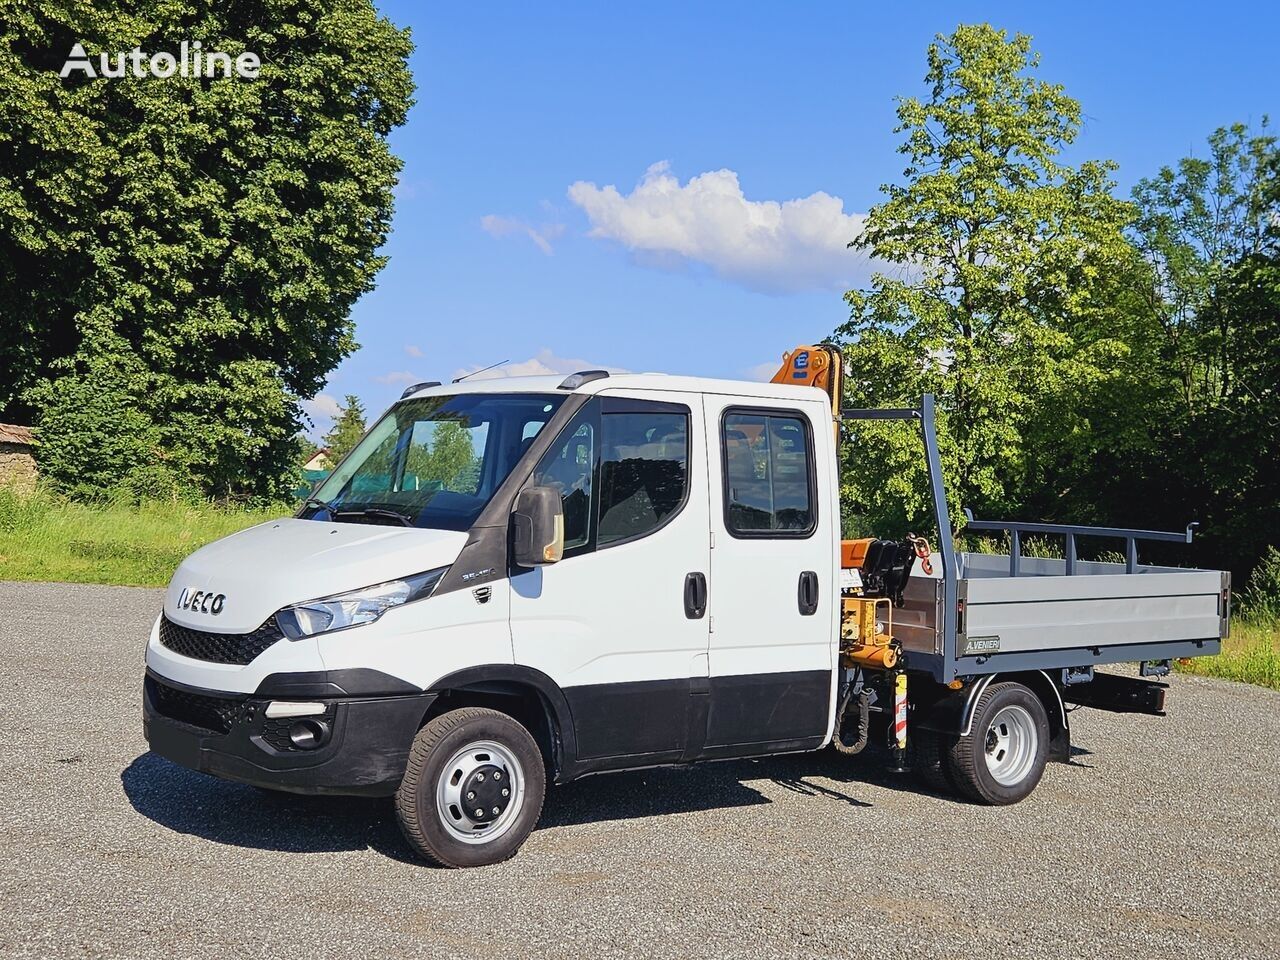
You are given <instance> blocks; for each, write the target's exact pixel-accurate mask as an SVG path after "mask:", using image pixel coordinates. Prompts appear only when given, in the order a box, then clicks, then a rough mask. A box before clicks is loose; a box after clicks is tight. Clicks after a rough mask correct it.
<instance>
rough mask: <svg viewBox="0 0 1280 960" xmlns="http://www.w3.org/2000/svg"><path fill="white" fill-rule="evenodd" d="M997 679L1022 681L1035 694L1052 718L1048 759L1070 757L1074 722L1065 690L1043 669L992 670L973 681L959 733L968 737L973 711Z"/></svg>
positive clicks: (1066, 758) (1065, 759)
mask: <svg viewBox="0 0 1280 960" xmlns="http://www.w3.org/2000/svg"><path fill="white" fill-rule="evenodd" d="M997 679H999V680H1000V682H1001V683H1018V684H1021V685H1022V686H1024V687H1026V688H1027V689H1028V690H1030V691H1031V692H1032V693H1034V694H1035V695H1036V697H1037V699H1039V701H1040V702H1041V703H1042V704H1043V705H1044V710H1045V713H1046V714H1047V715H1048V717H1049V754H1048V755H1049V759H1050V760H1058V761H1062V762H1066V761H1067V760H1069V759H1071V722H1070V720H1069V719H1068V716H1067V708H1066V704H1064V703H1063V702H1062V692H1061V691H1060V690H1059V689H1058V687H1057V684H1055V683H1054V682H1053V680H1052V679H1050V677H1049V675H1048V674H1047V673H1045V672H1044V671H1043V670H1022V671H1018V672H1016V673H992V674H989V675H987V676H985V677H983V678H982V680H980V681H979V682H978V683H975V684H973V686H972V687H971V688H970V690H969V691H968V693H969V699H968V702H967V703H966V704H965V710H964V714H963V717H962V720H963V723H962V727H961V729H960V736H962V737H967V736H969V734H970V733H971V732H972V727H973V714H974V710H975V709H976V708H977V705H978V699H979V698H980V697H981V696H982V694H983V691H985V690H986V689H987V687H989V686H990V685H991V684H992V683H994V682H995V681H996V680H997Z"/></svg>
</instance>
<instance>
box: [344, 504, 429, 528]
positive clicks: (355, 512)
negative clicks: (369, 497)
mask: <svg viewBox="0 0 1280 960" xmlns="http://www.w3.org/2000/svg"><path fill="white" fill-rule="evenodd" d="M330 514H331V515H332V516H333V518H334V519H335V520H336V519H338V517H386V518H387V519H388V520H396V521H398V522H399V523H401V524H402V525H404V526H406V527H412V526H415V524H414V522H413V517H411V516H409V515H408V514H407V513H401V512H400V511H398V510H388V509H387V508H386V507H359V508H354V509H350V510H330Z"/></svg>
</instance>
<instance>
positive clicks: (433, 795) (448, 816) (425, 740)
mask: <svg viewBox="0 0 1280 960" xmlns="http://www.w3.org/2000/svg"><path fill="white" fill-rule="evenodd" d="M546 787H547V780H546V768H545V767H544V765H543V761H542V753H541V752H540V751H539V750H538V745H537V743H535V742H534V739H533V737H532V736H530V735H529V731H528V730H526V729H525V728H524V727H522V726H521V725H520V724H519V723H517V722H516V721H515V720H513V719H512V718H511V717H509V716H507V715H506V714H505V713H499V712H498V711H497V710H487V709H483V708H480V707H465V708H463V709H460V710H452V711H450V712H449V713H445V714H441V715H440V716H438V717H436V718H435V719H434V720H432V721H431V722H430V723H428V724H427V725H426V726H424V727H423V728H422V729H421V730H419V731H418V735H417V736H416V737H414V739H413V747H412V748H411V749H410V751H409V763H408V766H407V768H406V769H405V774H404V780H403V781H401V783H400V788H399V790H397V791H396V816H397V818H398V819H399V821H400V829H401V830H402V831H403V832H404V836H405V839H406V840H408V841H409V844H410V845H411V846H412V847H413V849H414V850H416V851H417V852H418V853H419V854H421V855H422V857H423V858H425V859H426V860H428V861H430V862H431V863H434V864H436V865H438V866H441V867H483V866H488V865H490V864H494V863H501V862H502V861H503V860H507V859H510V858H511V857H512V856H514V855H515V852H516V851H517V850H519V849H520V845H521V844H522V843H524V841H525V838H526V837H528V836H529V834H530V832H531V831H532V830H533V828H534V826H535V825H536V824H537V822H538V817H539V816H541V814H542V801H543V797H544V795H545V793H546ZM503 791H506V793H504V792H503ZM473 803H474V804H476V806H475V807H471V806H470V804H473ZM495 810H496V811H498V812H497V814H494V813H493V811H495ZM481 811H483V813H482V812H481Z"/></svg>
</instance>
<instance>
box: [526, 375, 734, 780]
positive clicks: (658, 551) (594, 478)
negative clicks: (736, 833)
mask: <svg viewBox="0 0 1280 960" xmlns="http://www.w3.org/2000/svg"><path fill="white" fill-rule="evenodd" d="M706 464H707V452H706V440H705V424H704V417H703V411H702V398H701V396H699V395H697V394H684V393H680V392H674V391H660V392H659V391H652V392H651V391H645V392H644V393H643V395H642V396H620V395H616V394H613V393H604V394H601V395H598V396H596V397H594V398H592V399H591V400H590V401H589V402H588V403H587V405H586V406H585V407H584V408H583V409H582V410H581V411H580V412H579V414H578V415H577V416H576V417H575V418H574V419H573V420H572V421H571V422H570V423H569V424H568V426H566V427H565V429H564V430H563V432H562V433H561V435H560V437H558V438H557V439H556V441H555V443H554V444H553V445H552V447H551V449H550V450H549V451H548V452H547V454H546V455H545V456H544V458H543V460H542V462H541V463H540V464H539V465H538V467H537V468H536V469H535V471H534V475H533V478H532V481H531V482H534V483H540V484H544V485H549V486H552V487H554V488H556V489H557V490H559V491H560V493H561V497H562V504H563V509H564V521H565V551H564V557H563V559H562V560H560V561H559V562H558V563H554V564H550V565H547V566H543V567H538V568H536V569H533V570H522V569H516V570H513V571H512V576H511V590H512V596H511V636H512V644H513V647H514V655H515V662H516V663H520V664H525V665H528V666H531V667H534V668H535V669H538V670H540V671H542V672H543V673H546V674H548V675H549V676H550V677H551V678H552V679H553V680H555V682H556V683H557V684H558V685H559V686H560V687H561V689H562V690H564V692H565V695H566V698H567V699H568V702H569V706H570V709H571V711H572V713H573V723H574V735H575V739H576V741H577V751H576V752H577V759H578V760H580V761H583V762H585V763H586V764H587V765H588V766H589V767H592V768H604V767H610V766H617V767H624V766H643V765H646V764H652V763H664V762H675V761H679V760H681V759H683V758H685V756H686V754H690V755H692V754H696V753H697V752H698V751H699V750H700V749H701V746H702V740H703V735H704V733H705V727H706V713H705V709H706V700H707V698H706V685H707V676H708V673H707V652H708V651H707V646H708V622H709V621H708V618H707V616H706V593H705V583H706V575H707V571H708V566H709V562H710V541H709V530H708V512H707V511H708V506H707V502H708V489H707V467H706ZM699 583H700V584H702V587H701V593H699V590H698V588H697V585H698V584H699ZM699 597H701V601H700V605H699Z"/></svg>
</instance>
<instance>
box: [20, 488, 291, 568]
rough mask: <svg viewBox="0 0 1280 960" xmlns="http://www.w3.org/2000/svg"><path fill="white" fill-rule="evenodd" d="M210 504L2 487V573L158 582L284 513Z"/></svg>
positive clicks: (283, 510) (285, 508) (281, 509)
mask: <svg viewBox="0 0 1280 960" xmlns="http://www.w3.org/2000/svg"><path fill="white" fill-rule="evenodd" d="M290 511H291V508H290V507H289V506H288V505H284V504H282V505H280V506H278V507H276V508H274V509H266V510H248V509H244V508H240V507H233V506H225V505H219V504H212V503H187V502H183V501H157V502H150V503H145V504H141V505H137V504H131V503H127V502H123V501H110V500H108V501H104V502H100V503H92V504H89V503H74V502H70V501H67V500H64V499H61V498H59V497H57V496H54V495H52V494H50V493H48V492H46V491H42V490H38V491H36V492H35V493H31V494H18V493H15V492H14V491H12V490H10V489H6V488H0V580H54V581H64V582H71V583H106V584H117V585H124V586H144V587H162V586H164V585H165V584H167V583H168V582H169V578H170V577H172V576H173V571H174V570H175V569H176V568H177V566H178V564H179V563H181V562H182V560H183V558H184V557H186V556H187V554H189V553H191V551H192V550H195V549H196V548H197V547H200V546H203V545H204V544H206V543H209V542H210V541H213V540H217V539H218V538H219V537H224V536H226V535H227V534H229V533H234V532H235V531H237V530H241V529H243V528H245V527H248V526H252V525H253V524H255V523H261V522H262V521H264V520H269V519H272V518H273V517H279V516H283V515H286V514H287V513H289V512H290Z"/></svg>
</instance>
